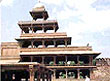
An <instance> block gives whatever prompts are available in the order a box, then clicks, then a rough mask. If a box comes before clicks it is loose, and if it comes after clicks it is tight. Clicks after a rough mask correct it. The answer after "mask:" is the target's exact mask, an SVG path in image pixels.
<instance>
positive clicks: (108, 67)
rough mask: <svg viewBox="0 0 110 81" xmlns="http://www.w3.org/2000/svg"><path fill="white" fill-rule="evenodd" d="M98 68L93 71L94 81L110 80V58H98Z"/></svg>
mask: <svg viewBox="0 0 110 81" xmlns="http://www.w3.org/2000/svg"><path fill="white" fill-rule="evenodd" d="M96 65H97V69H95V70H94V71H93V75H94V81H110V58H98V59H96Z"/></svg>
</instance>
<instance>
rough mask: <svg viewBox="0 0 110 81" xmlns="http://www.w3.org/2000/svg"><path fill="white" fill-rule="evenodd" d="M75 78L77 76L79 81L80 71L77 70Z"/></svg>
mask: <svg viewBox="0 0 110 81" xmlns="http://www.w3.org/2000/svg"><path fill="white" fill-rule="evenodd" d="M77 76H78V79H80V69H77Z"/></svg>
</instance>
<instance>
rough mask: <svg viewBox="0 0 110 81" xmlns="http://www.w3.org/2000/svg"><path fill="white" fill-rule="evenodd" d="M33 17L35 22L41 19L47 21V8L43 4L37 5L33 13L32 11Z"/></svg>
mask: <svg viewBox="0 0 110 81" xmlns="http://www.w3.org/2000/svg"><path fill="white" fill-rule="evenodd" d="M30 14H31V16H32V17H33V20H37V19H39V18H43V19H44V20H46V19H47V18H48V13H47V11H46V10H45V7H44V5H43V4H42V3H40V2H39V3H37V4H36V5H35V6H34V7H33V8H32V11H30Z"/></svg>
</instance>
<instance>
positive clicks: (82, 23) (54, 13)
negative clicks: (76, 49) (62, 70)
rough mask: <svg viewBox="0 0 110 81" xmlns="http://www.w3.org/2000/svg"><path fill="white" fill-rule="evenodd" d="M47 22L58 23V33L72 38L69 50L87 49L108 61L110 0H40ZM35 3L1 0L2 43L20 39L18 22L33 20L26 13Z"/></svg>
mask: <svg viewBox="0 0 110 81" xmlns="http://www.w3.org/2000/svg"><path fill="white" fill-rule="evenodd" d="M41 2H42V3H43V4H44V5H45V7H46V10H47V11H48V13H49V17H50V18H49V19H48V20H52V19H55V20H57V21H58V24H59V30H58V32H67V35H68V36H69V37H72V46H86V45H87V43H89V44H90V46H92V47H93V50H94V51H99V52H102V54H101V55H100V56H99V57H110V51H109V50H110V0H41ZM36 3H38V1H37V0H2V2H1V3H0V7H1V8H0V9H1V11H0V12H1V16H0V17H1V20H0V21H1V42H9V41H11V42H12V41H15V40H14V38H17V37H19V36H20V33H21V31H20V28H19V26H18V25H17V23H18V21H20V20H23V21H29V20H32V18H31V16H30V14H29V11H30V10H31V9H32V8H33V7H34V5H35V4H36Z"/></svg>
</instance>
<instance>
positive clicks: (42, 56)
mask: <svg viewBox="0 0 110 81" xmlns="http://www.w3.org/2000/svg"><path fill="white" fill-rule="evenodd" d="M44 58H45V57H44V56H42V64H44Z"/></svg>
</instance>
